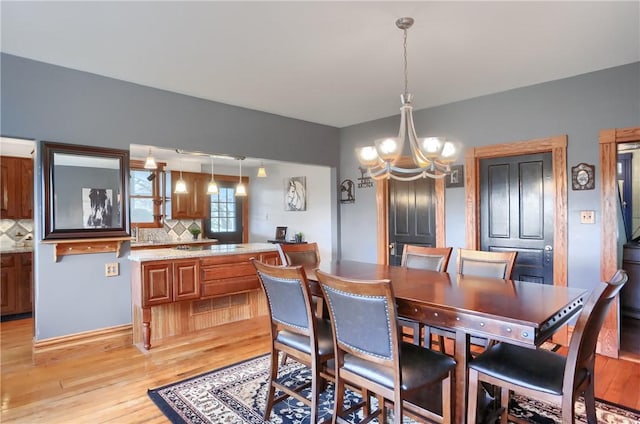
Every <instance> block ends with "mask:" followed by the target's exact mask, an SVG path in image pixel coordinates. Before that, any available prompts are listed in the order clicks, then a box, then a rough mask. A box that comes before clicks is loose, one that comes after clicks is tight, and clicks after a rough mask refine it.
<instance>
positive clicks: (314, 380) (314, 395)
mask: <svg viewBox="0 0 640 424" xmlns="http://www.w3.org/2000/svg"><path fill="white" fill-rule="evenodd" d="M314 368H315V372H314V373H313V374H312V376H311V421H310V424H316V423H317V422H318V406H319V404H320V402H319V398H320V387H319V386H320V385H321V384H322V382H321V378H320V372H319V371H318V366H316V367H314Z"/></svg>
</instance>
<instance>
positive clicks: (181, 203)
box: [171, 171, 209, 219]
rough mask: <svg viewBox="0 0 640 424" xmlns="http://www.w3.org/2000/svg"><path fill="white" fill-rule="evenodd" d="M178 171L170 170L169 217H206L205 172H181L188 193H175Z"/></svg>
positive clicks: (206, 180) (206, 181) (206, 182)
mask: <svg viewBox="0 0 640 424" xmlns="http://www.w3.org/2000/svg"><path fill="white" fill-rule="evenodd" d="M179 178H180V173H179V172H176V171H172V172H171V193H172V194H171V217H172V219H185V218H187V219H202V218H206V216H207V210H208V196H207V184H208V181H209V180H208V179H207V175H206V174H200V173H195V172H183V173H182V179H183V180H184V182H185V183H186V185H187V191H188V193H183V194H175V193H173V192H174V191H175V188H176V181H177V180H178V179H179Z"/></svg>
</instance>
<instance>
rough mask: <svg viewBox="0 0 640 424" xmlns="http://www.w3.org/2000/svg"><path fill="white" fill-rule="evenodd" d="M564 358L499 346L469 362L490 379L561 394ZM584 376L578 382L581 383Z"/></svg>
mask: <svg viewBox="0 0 640 424" xmlns="http://www.w3.org/2000/svg"><path fill="white" fill-rule="evenodd" d="M565 363H566V358H565V357H564V356H562V355H560V354H557V353H555V352H551V351H548V350H543V349H528V348H525V347H520V346H515V345H511V344H508V343H499V344H497V345H495V346H493V347H492V348H490V349H488V350H486V351H485V352H484V353H482V354H481V355H479V356H478V357H477V358H476V359H474V360H473V361H471V362H470V363H469V368H473V369H475V370H477V371H479V372H481V373H484V374H487V375H489V376H491V377H495V378H499V379H500V380H503V381H506V382H507V383H510V384H514V385H518V386H520V387H525V388H527V389H531V390H536V391H539V392H544V393H549V394H553V395H562V381H563V378H564V368H565ZM584 377H586V373H585V375H584V376H581V378H579V379H578V381H580V380H582V378H584Z"/></svg>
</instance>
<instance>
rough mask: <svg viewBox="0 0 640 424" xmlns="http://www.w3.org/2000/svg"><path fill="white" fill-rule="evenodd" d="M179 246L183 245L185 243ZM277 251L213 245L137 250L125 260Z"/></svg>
mask: <svg viewBox="0 0 640 424" xmlns="http://www.w3.org/2000/svg"><path fill="white" fill-rule="evenodd" d="M180 244H181V245H183V244H185V243H180ZM194 247H195V246H194ZM277 250H278V249H277V247H276V245H274V244H270V243H244V244H214V245H212V246H209V247H207V248H204V249H202V250H179V249H176V248H160V249H138V250H132V251H131V253H130V254H129V256H128V257H127V258H128V259H129V260H131V261H136V262H145V261H159V260H164V259H186V258H203V257H207V256H218V255H238V254H246V253H258V252H275V251H277Z"/></svg>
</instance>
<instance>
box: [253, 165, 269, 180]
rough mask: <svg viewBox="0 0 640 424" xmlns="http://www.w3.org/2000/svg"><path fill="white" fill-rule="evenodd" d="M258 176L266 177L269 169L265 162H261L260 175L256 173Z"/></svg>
mask: <svg viewBox="0 0 640 424" xmlns="http://www.w3.org/2000/svg"><path fill="white" fill-rule="evenodd" d="M256 177H258V178H266V177H267V170H266V169H265V167H264V163H262V162H260V168H258V175H256Z"/></svg>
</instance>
